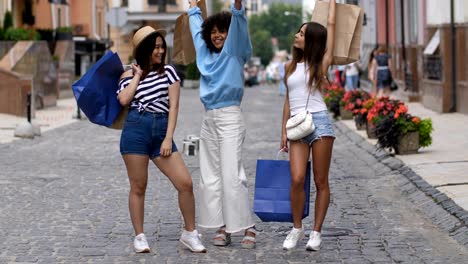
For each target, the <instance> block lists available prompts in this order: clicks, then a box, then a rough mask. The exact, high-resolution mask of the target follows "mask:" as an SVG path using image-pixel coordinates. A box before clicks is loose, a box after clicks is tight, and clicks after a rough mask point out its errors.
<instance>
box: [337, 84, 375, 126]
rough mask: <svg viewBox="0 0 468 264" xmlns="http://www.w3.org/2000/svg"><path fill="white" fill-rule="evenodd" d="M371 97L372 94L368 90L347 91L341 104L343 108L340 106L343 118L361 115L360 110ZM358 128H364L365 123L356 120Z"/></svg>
mask: <svg viewBox="0 0 468 264" xmlns="http://www.w3.org/2000/svg"><path fill="white" fill-rule="evenodd" d="M370 97H371V96H370V94H369V93H368V92H366V91H364V90H361V89H357V90H352V91H347V92H346V93H345V94H344V96H343V99H342V100H341V102H340V106H341V105H343V109H342V108H340V115H341V119H345V118H346V119H352V118H353V116H357V115H359V113H360V110H361V109H362V107H363V103H364V102H365V101H366V100H368V99H369V98H370ZM347 117H349V118H347ZM355 122H356V118H355ZM356 128H357V129H358V130H362V129H364V128H365V123H361V122H360V123H358V122H356Z"/></svg>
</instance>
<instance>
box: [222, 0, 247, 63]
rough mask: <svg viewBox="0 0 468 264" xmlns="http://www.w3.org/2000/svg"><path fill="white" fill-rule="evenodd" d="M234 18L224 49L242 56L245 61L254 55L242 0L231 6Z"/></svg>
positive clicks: (237, 0) (234, 54)
mask: <svg viewBox="0 0 468 264" xmlns="http://www.w3.org/2000/svg"><path fill="white" fill-rule="evenodd" d="M231 12H232V18H231V25H230V26H229V31H228V36H227V39H226V42H225V43H224V47H223V50H225V51H226V52H227V53H228V54H231V55H233V56H238V57H241V58H242V59H243V60H244V61H245V62H247V60H248V59H249V58H250V56H251V55H252V43H251V42H250V35H249V27H248V25H247V18H246V16H245V7H244V6H243V5H242V1H241V0H236V1H235V2H234V5H233V6H232V8H231Z"/></svg>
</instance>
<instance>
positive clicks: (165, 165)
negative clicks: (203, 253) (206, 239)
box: [153, 152, 195, 232]
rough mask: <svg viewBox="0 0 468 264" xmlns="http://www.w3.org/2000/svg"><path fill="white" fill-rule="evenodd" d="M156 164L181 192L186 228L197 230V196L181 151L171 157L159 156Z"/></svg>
mask: <svg viewBox="0 0 468 264" xmlns="http://www.w3.org/2000/svg"><path fill="white" fill-rule="evenodd" d="M153 162H154V164H155V165H156V166H157V167H158V168H159V169H160V170H161V172H162V173H164V175H166V177H167V178H168V179H169V180H170V181H171V182H172V184H173V185H174V187H175V188H176V189H177V192H178V193H179V208H180V211H181V212H182V216H183V217H184V223H185V230H187V231H189V232H191V231H193V230H195V198H194V195H193V184H192V178H191V177H190V173H189V171H188V169H187V167H186V166H185V163H184V160H183V159H182V157H181V156H180V153H178V152H174V153H172V154H171V155H170V156H169V157H157V158H155V159H153Z"/></svg>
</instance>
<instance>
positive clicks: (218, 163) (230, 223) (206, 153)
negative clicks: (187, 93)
mask: <svg viewBox="0 0 468 264" xmlns="http://www.w3.org/2000/svg"><path fill="white" fill-rule="evenodd" d="M196 2H197V1H196V0H190V1H189V3H190V9H189V10H188V14H189V21H190V31H191V33H192V37H193V42H194V44H195V50H196V53H197V66H198V69H199V70H200V73H201V82H200V99H201V101H202V103H203V105H204V107H205V114H204V117H203V121H202V127H201V131H200V152H199V153H200V171H201V178H200V192H199V200H198V201H199V210H200V215H199V225H200V226H201V227H205V228H217V229H218V230H217V232H216V233H217V235H216V236H215V238H214V239H213V243H214V245H216V246H227V245H229V244H230V243H231V233H235V232H239V231H242V230H244V238H243V239H242V242H241V243H242V247H243V248H254V247H255V243H256V240H255V236H256V231H255V228H254V226H255V223H254V221H253V218H252V211H251V209H250V203H249V199H248V189H247V177H246V174H245V171H244V165H243V163H242V160H241V157H242V144H243V142H244V138H245V123H244V119H243V116H242V112H241V109H240V104H241V102H242V96H243V93H244V79H243V65H244V64H245V63H246V62H247V61H248V59H249V58H250V56H251V53H252V45H251V43H250V36H249V31H248V26H247V19H246V16H245V7H244V6H243V5H242V1H241V0H235V2H234V5H233V6H232V7H231V12H232V13H229V12H221V13H218V14H215V15H212V16H210V17H208V18H207V19H206V20H205V21H203V19H202V16H201V11H200V9H199V8H198V7H197V6H196Z"/></svg>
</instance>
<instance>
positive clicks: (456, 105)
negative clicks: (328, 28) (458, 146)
mask: <svg viewBox="0 0 468 264" xmlns="http://www.w3.org/2000/svg"><path fill="white" fill-rule="evenodd" d="M347 2H350V1H347ZM351 2H357V4H359V5H360V6H361V7H363V8H364V11H365V19H364V25H363V38H362V52H361V55H362V58H363V60H362V62H363V64H364V65H366V64H367V60H366V58H368V56H369V53H370V50H372V49H373V48H374V47H376V46H379V45H383V46H386V47H387V49H388V51H389V53H390V54H391V56H392V73H393V77H394V79H395V80H397V82H398V83H399V84H400V85H399V86H400V89H402V90H403V95H404V96H405V97H407V99H408V100H409V101H420V102H421V103H423V105H424V106H425V107H427V108H430V109H432V110H435V111H437V112H461V113H465V114H468V85H467V81H468V80H467V79H468V69H467V68H468V67H466V66H465V58H466V55H467V54H468V45H467V44H468V43H467V41H466V40H467V37H468V33H467V22H468V2H467V1H464V0H453V1H452V0H447V1H438V0H411V1H404V0H358V1H351ZM452 4H453V5H452ZM451 11H452V12H451ZM452 21H453V22H452ZM452 40H453V41H452Z"/></svg>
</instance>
